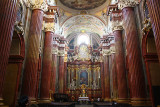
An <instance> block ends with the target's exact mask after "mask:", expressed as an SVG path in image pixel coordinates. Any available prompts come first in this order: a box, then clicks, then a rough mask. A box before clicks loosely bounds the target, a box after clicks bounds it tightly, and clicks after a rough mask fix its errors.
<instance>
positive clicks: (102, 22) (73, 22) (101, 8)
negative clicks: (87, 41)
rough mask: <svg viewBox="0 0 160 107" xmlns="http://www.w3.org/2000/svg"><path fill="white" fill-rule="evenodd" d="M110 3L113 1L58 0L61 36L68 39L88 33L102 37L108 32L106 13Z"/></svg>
mask: <svg viewBox="0 0 160 107" xmlns="http://www.w3.org/2000/svg"><path fill="white" fill-rule="evenodd" d="M110 3H111V0H57V6H58V7H60V10H59V11H60V15H59V23H60V29H61V34H62V35H63V36H64V37H67V36H68V35H70V34H73V33H74V34H75V33H80V32H86V33H95V34H98V35H99V36H100V37H102V36H103V35H104V34H106V32H107V31H106V29H107V28H106V26H107V25H108V17H107V15H106V11H107V7H108V5H109V4H110Z"/></svg>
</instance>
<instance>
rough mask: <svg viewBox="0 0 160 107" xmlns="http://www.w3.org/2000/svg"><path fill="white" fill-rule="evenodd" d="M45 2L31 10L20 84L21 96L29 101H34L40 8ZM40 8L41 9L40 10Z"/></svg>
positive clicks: (39, 35)
mask: <svg viewBox="0 0 160 107" xmlns="http://www.w3.org/2000/svg"><path fill="white" fill-rule="evenodd" d="M42 4H45V2H43V1H41V2H39V3H37V4H35V5H34V6H33V7H34V8H33V10H32V16H31V22H30V30H29V35H28V41H27V42H28V44H27V47H28V48H27V54H26V61H25V69H24V76H23V84H22V92H21V94H22V95H27V96H29V97H30V99H31V101H32V102H34V101H35V100H36V96H35V95H36V83H37V71H38V60H39V48H40V37H41V31H42V23H43V14H44V12H43V10H42V7H43V6H44V5H43V6H41V5H42ZM40 7H41V8H40Z"/></svg>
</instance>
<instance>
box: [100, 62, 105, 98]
mask: <svg viewBox="0 0 160 107" xmlns="http://www.w3.org/2000/svg"><path fill="white" fill-rule="evenodd" d="M100 66H101V68H100V69H101V89H102V99H103V100H104V92H105V89H104V86H105V84H104V67H103V66H104V64H103V62H101V63H100Z"/></svg>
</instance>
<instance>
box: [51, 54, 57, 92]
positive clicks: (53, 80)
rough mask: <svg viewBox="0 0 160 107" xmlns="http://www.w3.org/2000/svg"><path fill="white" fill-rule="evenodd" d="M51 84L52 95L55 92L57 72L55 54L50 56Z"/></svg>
mask: <svg viewBox="0 0 160 107" xmlns="http://www.w3.org/2000/svg"><path fill="white" fill-rule="evenodd" d="M52 63H53V64H52V78H51V79H52V84H51V90H52V91H53V94H54V93H55V90H56V71H57V53H53V54H52Z"/></svg>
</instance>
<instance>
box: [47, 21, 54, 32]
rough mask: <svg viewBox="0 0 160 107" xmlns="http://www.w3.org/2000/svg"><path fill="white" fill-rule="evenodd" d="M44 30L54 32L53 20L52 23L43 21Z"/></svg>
mask: <svg viewBox="0 0 160 107" xmlns="http://www.w3.org/2000/svg"><path fill="white" fill-rule="evenodd" d="M44 31H45V32H48V31H50V32H53V33H54V32H55V23H54V22H53V23H45V24H44Z"/></svg>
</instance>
